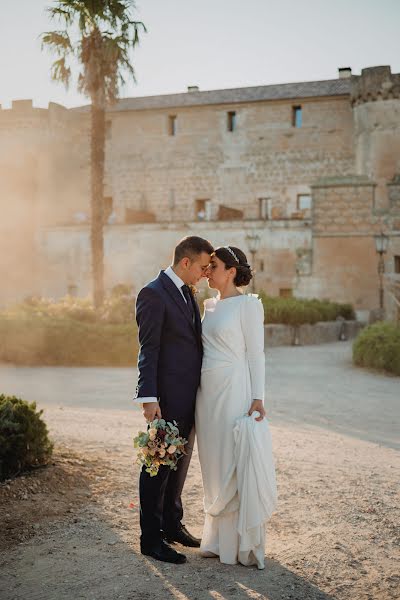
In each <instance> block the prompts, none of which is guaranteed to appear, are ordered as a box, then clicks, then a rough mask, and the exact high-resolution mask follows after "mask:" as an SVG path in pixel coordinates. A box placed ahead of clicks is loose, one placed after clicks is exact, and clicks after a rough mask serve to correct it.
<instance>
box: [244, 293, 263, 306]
mask: <svg viewBox="0 0 400 600" xmlns="http://www.w3.org/2000/svg"><path fill="white" fill-rule="evenodd" d="M243 296H244V297H245V298H247V303H248V304H254V305H257V304H262V300H261V298H260V296H259V295H258V294H243Z"/></svg>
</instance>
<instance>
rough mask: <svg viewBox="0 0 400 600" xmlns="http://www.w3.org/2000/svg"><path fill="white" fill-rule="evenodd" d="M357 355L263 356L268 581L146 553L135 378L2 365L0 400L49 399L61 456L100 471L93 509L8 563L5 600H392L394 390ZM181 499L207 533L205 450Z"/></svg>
mask: <svg viewBox="0 0 400 600" xmlns="http://www.w3.org/2000/svg"><path fill="white" fill-rule="evenodd" d="M349 348H350V347H349V345H346V344H334V345H329V346H328V345H327V346H320V347H318V348H316V347H313V348H312V349H310V347H307V348H285V349H283V348H274V349H272V350H271V351H269V352H268V365H269V366H268V373H269V377H268V384H267V389H268V398H269V407H268V408H269V414H270V417H271V429H272V434H273V442H274V452H275V456H276V463H277V474H278V486H279V506H278V511H277V512H276V514H275V515H274V516H273V518H272V520H271V522H270V524H269V527H268V535H267V548H266V551H267V557H268V560H267V563H266V569H265V570H264V571H257V570H256V569H253V568H244V567H241V566H226V565H221V564H220V563H219V562H218V561H216V560H214V559H202V558H201V557H200V556H199V555H198V552H197V551H196V550H188V551H186V554H187V555H188V558H189V562H188V563H187V564H186V565H182V566H180V567H179V568H178V567H173V566H168V565H165V564H162V563H156V562H155V561H152V560H149V559H146V558H144V557H142V556H141V555H140V553H139V546H138V535H139V531H138V513H137V502H138V498H137V467H136V465H134V464H133V452H132V443H131V438H132V435H133V434H134V433H135V432H136V431H137V429H138V428H139V427H142V425H143V421H142V417H141V414H140V411H139V410H137V409H135V408H133V409H132V407H131V405H130V401H129V392H130V390H131V389H134V387H133V388H131V385H132V381H133V380H134V377H132V372H130V371H129V370H125V369H116V370H114V369H112V370H109V369H85V370H83V369H82V370H77V369H55V370H54V369H24V370H23V371H21V370H20V369H12V368H10V367H2V368H1V369H0V377H1V381H2V391H5V392H9V393H10V392H11V391H13V392H14V393H17V394H21V395H23V396H24V397H25V398H27V399H37V400H39V399H40V398H39V395H40V397H41V398H42V399H43V400H42V402H41V403H40V404H41V406H42V407H43V408H44V409H45V418H46V420H47V422H48V424H49V427H50V430H51V434H52V436H53V438H54V439H55V440H56V443H57V449H58V450H57V451H58V452H65V453H68V452H72V453H75V454H78V455H80V456H82V457H84V461H82V464H83V463H84V462H85V461H86V462H87V466H86V471H87V470H89V471H90V472H91V477H90V481H89V483H88V486H89V489H90V497H89V499H88V500H89V501H88V502H86V503H85V504H81V505H71V508H70V509H69V510H70V512H68V513H67V515H64V516H63V517H62V518H61V517H60V518H55V519H54V520H52V521H51V522H50V523H49V522H46V524H45V526H43V527H42V526H39V527H38V529H37V531H36V532H35V535H34V537H32V538H31V539H28V540H26V541H24V542H23V543H21V544H19V545H16V546H14V547H12V548H11V549H10V550H8V551H7V552H3V553H1V554H0V569H1V575H0V597H1V598H2V600H3V599H4V600H12V599H13V600H17V599H18V600H19V599H24V600H25V599H28V598H29V599H32V600H36V599H37V600H47V599H49V600H50V599H54V600H64V599H65V600H71V599H72V598H73V599H75V598H76V599H77V598H83V599H92V598H93V599H96V600H102V599H107V600H117V599H121V600H130V599H132V600H133V599H134V600H136V599H138V600H139V599H142V598H144V599H146V598H148V599H150V598H151V599H154V600H164V599H166V598H175V599H176V600H203V599H216V600H224V599H231V598H232V599H235V598H244V599H249V598H250V599H265V600H285V599H289V598H290V599H297V600H314V599H321V600H330V599H337V600H386V599H388V600H389V599H394V598H397V597H398V595H397V592H398V588H399V584H400V578H399V576H398V569H397V566H398V559H399V552H398V543H399V529H398V525H399V517H400V515H399V497H398V481H399V475H400V460H399V454H398V452H397V451H396V449H395V448H396V447H398V445H397V444H398V441H397V440H396V437H395V431H394V426H393V424H392V422H393V419H395V418H396V416H397V418H398V412H399V408H398V402H396V400H397V399H398V398H397V396H398V394H397V390H398V388H399V380H398V379H395V378H391V377H386V376H383V375H379V374H375V373H370V372H365V371H362V370H358V369H353V368H352V367H351V365H350V362H349ZM39 371H40V373H38V372H39ZM38 375H39V376H38ZM3 376H4V377H3ZM60 377H61V379H62V389H61V387H60ZM38 381H40V382H41V383H40V389H39V387H37V382H38ZM3 382H5V383H3ZM46 382H47V383H46ZM133 385H134V381H133ZM79 390H80V391H79ZM124 394H125V395H124ZM127 395H128V399H127V397H126V396H127ZM123 403H125V406H124V405H123ZM396 405H397V406H396ZM378 411H379V412H378ZM396 412H397V414H396ZM343 413H345V414H343ZM374 423H375V425H374V426H373V424H374ZM377 423H378V425H377ZM370 428H371V429H372V431H370ZM371 437H372V438H374V440H373V441H370V438H371ZM377 442H379V443H377ZM82 469H83V466H82ZM184 501H185V506H186V513H185V517H186V518H185V520H186V524H187V525H188V527H189V529H190V530H191V531H192V532H193V533H194V534H197V535H200V534H201V528H202V519H203V516H202V488H201V478H200V471H199V464H198V459H197V454H196V453H195V455H194V458H193V461H192V464H191V467H190V471H189V476H188V480H187V484H186V487H185V491H184ZM25 502H28V500H25ZM396 561H397V564H396Z"/></svg>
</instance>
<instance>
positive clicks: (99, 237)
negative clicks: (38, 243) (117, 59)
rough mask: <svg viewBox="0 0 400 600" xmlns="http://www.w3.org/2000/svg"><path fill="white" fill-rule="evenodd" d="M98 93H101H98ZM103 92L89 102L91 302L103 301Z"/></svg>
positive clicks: (98, 304) (100, 302) (97, 304)
mask: <svg viewBox="0 0 400 600" xmlns="http://www.w3.org/2000/svg"><path fill="white" fill-rule="evenodd" d="M99 96H100V97H99ZM101 96H103V98H104V95H103V94H101V95H100V94H97V95H96V97H92V104H91V140H90V150H91V165H90V166H91V228H90V242H91V250H92V284H93V302H94V305H95V307H96V308H98V307H99V306H101V305H102V304H103V302H104V240H103V205H104V200H103V186H104V145H105V108H104V99H103V98H102V97H101Z"/></svg>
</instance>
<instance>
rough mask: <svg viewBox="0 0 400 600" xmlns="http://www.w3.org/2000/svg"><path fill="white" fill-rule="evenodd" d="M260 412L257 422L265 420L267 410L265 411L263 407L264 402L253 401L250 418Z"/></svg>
mask: <svg viewBox="0 0 400 600" xmlns="http://www.w3.org/2000/svg"><path fill="white" fill-rule="evenodd" d="M255 410H258V412H259V413H260V416H259V417H257V419H256V421H262V420H263V418H264V417H265V414H266V413H265V409H264V405H263V401H262V400H253V402H252V404H251V406H250V410H249V416H250V415H251V414H252V413H253V412H254V411H255Z"/></svg>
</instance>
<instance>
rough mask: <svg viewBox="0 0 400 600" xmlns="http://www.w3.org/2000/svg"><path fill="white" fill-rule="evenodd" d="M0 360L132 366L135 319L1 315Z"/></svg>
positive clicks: (69, 364) (29, 363)
mask: <svg viewBox="0 0 400 600" xmlns="http://www.w3.org/2000/svg"><path fill="white" fill-rule="evenodd" d="M0 339H1V345H0V361H3V362H12V363H14V364H19V365H64V366H133V365H134V364H135V363H136V358H137V350H138V347H137V329H136V324H135V322H131V323H129V324H120V325H112V324H108V323H102V322H100V323H98V322H96V323H85V322H82V321H76V320H73V319H67V318H62V319H57V318H51V317H43V316H42V317H38V316H36V315H26V314H25V315H24V316H21V315H19V316H16V315H14V316H10V315H8V316H4V315H3V316H1V315H0Z"/></svg>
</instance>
